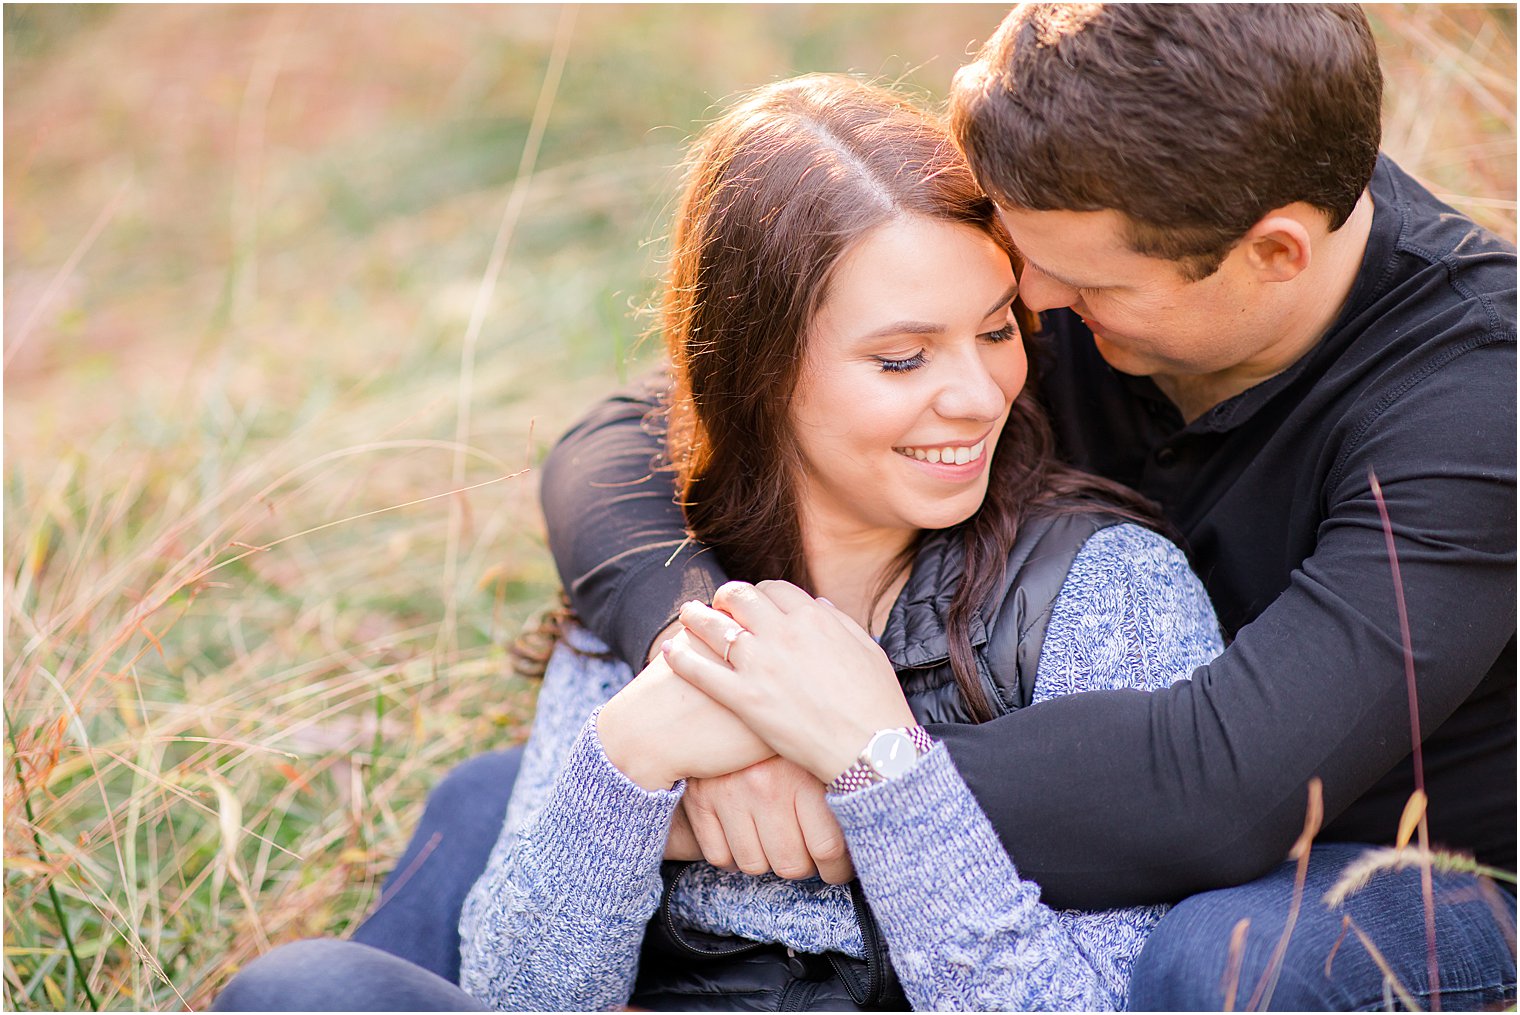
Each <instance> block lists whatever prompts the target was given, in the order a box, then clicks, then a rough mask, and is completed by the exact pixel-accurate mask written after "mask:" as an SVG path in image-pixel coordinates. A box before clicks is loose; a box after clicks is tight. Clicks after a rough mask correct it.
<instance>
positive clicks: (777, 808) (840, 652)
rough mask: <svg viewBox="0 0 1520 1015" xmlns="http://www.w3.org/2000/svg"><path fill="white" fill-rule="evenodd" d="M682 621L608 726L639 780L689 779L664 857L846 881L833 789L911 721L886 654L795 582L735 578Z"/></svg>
mask: <svg viewBox="0 0 1520 1015" xmlns="http://www.w3.org/2000/svg"><path fill="white" fill-rule="evenodd" d="M680 621H681V630H680V631H679V632H678V633H677V634H676V635H675V636H674V637H672V638H670V639H669V640H668V641H666V642H665V643H664V644H663V645H662V646H661V649H660V651H659V652H658V653H657V654H656V655H655V657H654V659H653V660H652V661H651V662H650V664H649V666H648V667H646V668H645V670H644V671H643V672H641V673H640V674H639V675H638V676H637V677H636V678H634V680H633V681H632V682H631V683H629V685H628V686H627V687H625V688H624V689H623V690H622V691H620V692H619V693H618V695H617V696H616V697H615V698H613V699H612V701H610V702H609V703H608V704H607V705H606V706H605V707H604V708H603V710H602V713H601V717H600V719H599V721H598V731H599V733H600V735H601V739H602V745H603V749H604V750H605V751H606V752H607V756H608V758H609V759H610V760H611V761H612V762H613V764H615V765H617V766H618V768H619V769H621V770H622V771H623V772H624V773H625V774H626V775H628V777H629V778H631V779H633V780H634V781H635V782H638V783H639V784H640V785H642V786H644V787H646V788H649V789H656V788H665V787H668V786H670V785H671V784H672V783H674V782H675V781H676V780H678V779H686V780H688V782H687V791H686V796H685V798H684V799H683V802H682V809H681V811H680V812H679V813H678V815H677V817H676V819H675V821H674V822H673V823H672V826H671V836H670V840H669V843H668V844H667V848H666V856H667V858H669V859H706V860H707V861H708V862H710V863H712V864H714V865H715V866H719V867H727V868H738V869H740V870H743V871H745V872H746V873H751V874H759V873H763V872H765V871H767V870H773V871H775V872H776V873H777V874H779V875H781V876H782V877H789V878H797V877H807V876H811V875H812V874H814V873H817V874H818V875H819V876H820V877H822V878H823V879H824V880H825V881H829V882H831V883H842V882H844V881H847V880H849V879H850V878H851V877H852V876H853V874H854V871H853V868H852V866H851V864H850V860H849V855H848V853H847V851H846V850H845V846H844V837H843V833H842V832H841V831H840V829H839V825H838V823H837V822H836V821H835V820H834V816H833V814H832V812H830V811H829V809H828V806H827V805H826V804H825V803H824V789H823V787H824V784H825V783H826V782H828V781H829V780H831V779H833V778H834V777H835V776H836V775H838V774H839V773H840V772H842V771H844V769H846V768H848V767H849V766H850V765H851V764H852V763H853V762H854V760H855V758H856V756H857V754H858V753H859V751H860V750H861V748H862V747H864V746H865V744H866V742H867V741H868V740H869V739H870V737H871V734H872V733H874V732H875V731H877V730H879V729H883V728H886V727H889V726H907V725H911V724H912V723H913V722H914V719H913V714H912V711H911V710H910V709H909V708H908V704H907V701H906V700H905V699H904V698H903V694H902V689H901V687H900V685H899V684H898V681H897V675H896V673H895V672H894V671H893V669H892V665H891V663H890V662H889V661H888V660H887V658H886V655H885V654H884V653H883V652H882V651H881V648H880V647H879V646H878V645H877V644H876V643H875V642H874V641H872V640H871V637H870V636H869V635H868V634H867V633H866V632H865V631H864V630H863V629H862V628H861V627H860V625H859V624H857V623H855V621H854V620H852V619H851V618H850V617H849V616H847V615H846V614H844V613H843V612H841V611H840V610H838V609H837V608H835V607H834V606H833V605H832V604H831V603H829V602H828V601H827V600H821V599H814V598H813V597H812V596H810V595H808V594H807V593H806V592H804V591H802V590H801V589H799V588H797V587H796V586H795V585H792V584H790V583H787V582H777V581H768V582H761V583H760V584H758V585H749V584H747V583H743V582H730V583H729V584H727V585H724V586H723V587H722V588H720V589H719V590H718V592H717V594H716V595H715V596H714V597H713V605H712V606H711V607H708V606H704V605H702V604H700V603H687V604H686V605H685V606H684V607H683V608H682V610H681V614H680Z"/></svg>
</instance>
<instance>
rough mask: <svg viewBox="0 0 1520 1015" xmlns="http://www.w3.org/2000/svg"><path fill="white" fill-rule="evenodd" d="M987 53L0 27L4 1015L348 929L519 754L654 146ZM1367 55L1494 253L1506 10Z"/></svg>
mask: <svg viewBox="0 0 1520 1015" xmlns="http://www.w3.org/2000/svg"><path fill="white" fill-rule="evenodd" d="M1002 10H1003V9H1002V8H1000V7H996V6H978V7H972V6H960V7H958V6H936V7H928V6H891V7H885V6H884V7H870V6H855V7H824V6H818V7H814V6H788V7H771V8H761V7H738V6H702V7H662V6H617V7H600V6H598V7H585V8H581V9H579V10H575V9H560V8H555V7H529V6H515V7H494V6H491V7H449V6H428V7H409V6H401V7H365V6H358V7H256V6H235V7H234V6H223V7H203V6H173V7H169V6H163V7H152V6H120V7H111V6H90V7H72V6H29V5H7V6H6V7H5V10H4V45H5V50H4V53H5V65H4V75H5V77H4V81H5V149H4V158H5V177H4V182H5V262H4V279H5V303H4V310H5V341H4V349H5V353H4V356H5V385H4V388H5V392H4V393H5V414H4V453H5V461H4V498H5V499H4V508H5V513H4V576H5V577H4V580H5V587H4V600H5V601H4V608H5V648H4V652H5V698H4V700H5V735H6V737H5V743H6V747H5V759H6V763H5V781H4V787H5V890H4V996H3V1001H4V1004H5V1007H7V1008H9V1009H15V1010H44V1009H46V1010H56V1009H89V1008H96V1007H98V1008H112V1009H182V1008H186V1007H189V1008H203V1007H204V1006H205V1005H207V1004H208V1003H209V1001H210V999H211V998H212V996H214V993H215V991H216V989H217V987H218V986H219V984H221V983H222V982H224V981H225V979H226V977H227V976H228V975H230V974H231V973H232V972H234V971H235V970H236V969H237V968H238V967H239V966H240V965H241V964H243V963H245V962H247V961H248V960H249V959H250V958H252V957H253V956H254V955H256V954H258V953H259V952H261V951H263V950H265V949H266V948H268V947H269V946H270V945H272V944H275V943H278V942H281V941H285V940H289V939H293V938H297V937H302V936H310V935H316V934H342V933H344V932H345V931H346V930H347V929H349V928H351V927H352V926H353V925H354V924H355V923H356V922H357V920H358V919H359V918H360V917H361V916H362V914H363V913H364V912H365V911H366V910H367V909H368V908H369V907H371V906H372V905H374V904H375V902H376V899H377V895H378V890H379V882H380V879H381V878H382V877H383V876H384V875H385V873H386V872H387V871H388V870H389V869H390V867H391V865H392V863H393V862H394V860H395V858H396V857H397V856H398V855H399V853H400V850H401V847H402V846H403V844H404V842H405V838H406V835H407V832H408V830H409V828H410V826H411V824H412V823H413V821H414V820H415V818H416V815H417V813H418V810H419V806H420V803H421V800H422V798H423V796H424V794H425V792H426V790H427V788H428V787H429V785H430V784H431V783H432V782H433V781H435V780H436V779H437V778H438V777H439V776H440V775H441V774H442V773H443V772H444V771H445V770H446V769H447V768H448V767H449V766H450V765H451V764H452V763H454V762H456V761H458V760H461V759H463V758H465V757H467V756H469V755H471V754H473V753H476V752H479V751H482V750H486V749H490V748H495V747H500V746H505V745H507V744H510V743H513V742H516V741H518V740H520V739H521V738H522V737H523V736H524V735H525V732H526V724H527V722H528V719H529V717H530V715H531V708H532V701H533V693H534V692H533V688H532V686H531V685H529V684H528V683H527V682H525V681H522V680H520V679H517V678H514V677H512V676H510V675H509V669H508V664H507V657H506V647H507V645H508V644H509V642H510V640H511V638H512V637H513V635H514V633H515V631H516V630H517V629H518V627H519V626H520V625H521V623H522V622H523V620H524V619H525V618H526V617H527V616H529V615H530V614H531V613H532V612H533V611H534V610H536V609H538V608H540V607H541V606H543V605H544V604H546V603H547V602H548V601H549V600H550V598H551V597H552V596H553V594H554V591H555V588H556V586H557V582H556V579H555V575H554V573H553V567H552V564H551V562H550V561H549V558H548V553H547V550H546V549H545V547H544V540H543V535H542V523H541V520H540V518H539V516H538V509H537V504H536V499H535V498H536V477H535V473H534V471H533V470H534V467H535V465H536V464H537V463H538V462H539V461H540V460H541V458H542V456H543V454H544V451H545V449H546V447H547V446H548V444H549V443H550V441H552V439H553V437H554V436H555V435H556V434H557V433H559V432H560V431H561V430H562V429H563V428H564V427H565V426H566V425H567V424H568V423H569V422H571V421H572V420H573V419H574V417H575V415H576V413H577V412H578V411H579V410H580V409H581V407H583V406H584V405H586V404H587V403H588V402H589V401H590V400H591V399H593V398H594V397H595V396H596V395H597V394H599V393H601V392H604V391H606V390H608V389H610V388H611V387H612V386H614V385H615V384H616V383H617V382H618V380H619V379H620V378H623V377H625V376H627V375H628V373H629V372H630V371H633V370H637V369H638V368H639V364H640V363H644V362H652V361H653V360H652V357H653V356H654V354H655V352H654V349H653V348H652V347H651V346H646V347H645V348H644V349H643V350H641V351H640V350H636V349H635V346H636V344H637V343H638V339H639V335H640V333H641V331H642V330H643V329H644V327H645V321H644V320H642V319H640V318H639V317H638V316H636V315H635V314H634V312H633V311H634V309H635V308H636V307H638V306H639V305H641V304H642V303H643V302H644V301H645V300H646V299H647V298H648V297H649V295H650V294H651V293H652V291H653V286H654V279H655V277H656V274H657V272H658V255H659V243H658V238H659V237H660V235H661V234H662V232H663V229H664V215H665V212H666V209H667V208H668V204H669V200H670V196H671V192H672V190H673V187H674V185H675V179H676V177H675V173H674V171H673V169H674V166H675V164H676V163H677V161H678V159H679V157H680V153H681V145H682V142H683V140H684V139H685V138H686V137H687V136H688V135H689V133H690V132H691V131H692V130H693V129H694V128H695V127H696V126H697V125H699V124H700V122H701V121H702V119H703V118H704V117H705V116H708V115H710V114H711V112H712V111H713V109H714V108H715V104H717V103H721V101H722V100H723V99H724V98H725V97H728V96H731V95H733V94H734V93H735V92H736V91H738V90H741V89H744V88H747V87H750V86H754V85H757V84H760V83H763V82H766V81H769V80H772V79H774V78H777V77H782V76H786V75H789V74H792V73H796V72H801V71H805V70H854V71H860V72H864V73H867V74H871V75H879V76H884V77H887V78H893V79H896V78H902V79H904V80H906V81H908V82H912V83H914V84H915V85H917V86H920V87H922V88H924V89H926V90H927V91H928V92H930V93H931V94H933V95H935V96H942V95H943V94H944V92H945V89H946V86H947V85H948V83H949V80H950V76H951V74H952V73H953V72H954V70H955V68H956V67H957V66H958V65H959V64H960V63H961V62H963V60H964V58H965V56H966V54H967V53H968V52H969V51H970V47H973V46H974V43H975V42H977V41H979V40H981V39H983V38H985V37H986V35H987V34H988V33H989V32H990V31H991V29H992V28H993V27H994V25H995V23H996V22H997V20H998V18H999V17H1000V16H1001V14H1002ZM1372 14H1373V16H1374V19H1375V24H1376V28H1377V31H1378V36H1379V39H1380V42H1381V44H1382V45H1383V47H1384V67H1385V71H1386V73H1387V75H1388V79H1389V86H1388V97H1387V114H1388V119H1387V129H1386V136H1385V147H1386V148H1387V150H1388V151H1389V152H1390V153H1392V154H1393V155H1394V157H1395V158H1397V159H1398V160H1399V161H1400V162H1402V163H1403V165H1404V167H1405V168H1406V169H1409V170H1411V171H1412V172H1414V173H1415V174H1416V175H1417V176H1419V177H1421V178H1422V179H1424V180H1426V181H1427V182H1428V183H1429V184H1430V185H1431V186H1432V188H1433V189H1434V190H1436V191H1437V192H1438V193H1440V194H1442V195H1444V196H1445V197H1446V198H1447V199H1448V200H1449V201H1450V202H1451V203H1453V204H1454V205H1456V206H1457V207H1458V208H1459V209H1461V210H1463V211H1464V212H1467V213H1468V214H1470V215H1472V216H1473V217H1475V218H1477V219H1478V220H1479V221H1481V222H1484V223H1485V224H1487V225H1489V226H1491V227H1493V228H1495V229H1496V230H1498V231H1499V232H1501V233H1503V234H1504V235H1506V236H1508V237H1509V238H1511V239H1513V238H1514V235H1515V164H1516V149H1515V14H1514V8H1513V7H1459V6H1442V7H1429V6H1407V7H1406V6H1399V7H1379V8H1374V9H1372ZM1390 831H1391V830H1390ZM71 953H72V954H71Z"/></svg>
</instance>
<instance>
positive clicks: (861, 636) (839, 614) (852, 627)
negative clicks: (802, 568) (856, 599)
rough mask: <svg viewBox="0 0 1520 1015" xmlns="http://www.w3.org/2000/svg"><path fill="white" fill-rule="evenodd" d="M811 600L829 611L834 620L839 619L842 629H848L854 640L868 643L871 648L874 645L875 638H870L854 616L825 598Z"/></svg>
mask: <svg viewBox="0 0 1520 1015" xmlns="http://www.w3.org/2000/svg"><path fill="white" fill-rule="evenodd" d="M813 602H815V603H817V604H818V605H819V606H820V607H822V608H823V609H825V610H827V611H828V612H829V615H830V616H832V617H833V618H834V619H835V620H837V621H839V623H840V624H841V625H842V626H843V627H844V629H845V630H846V631H849V632H850V634H851V635H853V636H854V638H855V640H856V641H858V642H860V643H861V644H862V645H868V646H870V647H871V648H875V647H876V639H875V638H872V637H871V635H870V633H869V632H868V631H867V630H866V629H865V628H863V627H861V626H860V625H859V624H857V623H855V618H854V617H852V616H850V615H849V614H848V613H846V612H844V611H843V610H841V609H840V608H839V607H837V606H835V605H834V604H833V603H831V602H829V601H828V600H827V599H815V600H813Z"/></svg>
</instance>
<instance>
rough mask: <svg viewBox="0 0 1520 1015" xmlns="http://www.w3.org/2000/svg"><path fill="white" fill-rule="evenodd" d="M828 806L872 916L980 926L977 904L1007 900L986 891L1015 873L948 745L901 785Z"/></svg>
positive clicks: (834, 799)
mask: <svg viewBox="0 0 1520 1015" xmlns="http://www.w3.org/2000/svg"><path fill="white" fill-rule="evenodd" d="M827 799H828V804H829V806H830V808H832V809H833V811H834V815H835V817H836V818H837V819H838V820H839V825H840V827H841V828H842V829H843V830H844V835H845V840H846V842H848V843H849V846H850V856H851V857H852V858H853V859H854V861H855V867H856V869H857V870H858V871H859V872H860V878H861V882H862V884H863V885H864V886H865V888H866V894H867V895H868V896H869V897H870V899H871V905H872V908H873V909H879V910H881V911H883V912H891V911H894V910H902V911H901V912H898V913H897V915H898V916H899V917H900V918H908V917H910V915H911V918H912V919H913V920H914V921H915V922H922V923H924V924H925V925H929V926H935V925H940V926H951V925H957V924H961V923H963V922H965V921H966V920H967V919H968V918H969V919H972V920H975V919H976V916H975V914H974V913H971V912H968V906H970V907H971V908H974V909H975V908H981V907H980V906H979V905H978V902H977V900H980V902H981V905H985V906H994V907H996V906H1000V905H1001V904H1002V903H1003V902H1005V901H1007V900H1002V899H996V898H993V897H992V896H994V895H995V894H996V893H994V892H989V891H988V886H992V885H1012V884H1013V883H1014V882H1015V881H1016V880H1017V877H1018V872H1017V871H1016V870H1015V869H1014V866H1013V861H1012V860H1010V859H1009V858H1008V854H1007V852H1005V851H1004V849H1003V844H1002V842H1001V841H1000V840H999V839H998V837H997V833H996V832H995V831H994V830H993V828H992V824H991V822H989V821H988V820H987V816H986V815H985V814H984V813H983V812H982V809H981V807H980V806H978V805H977V802H976V798H975V797H973V796H972V795H971V791H970V790H969V789H967V788H966V783H965V781H964V780H962V779H961V776H960V773H959V772H958V771H956V768H955V764H954V763H953V762H952V761H951V759H950V752H949V751H948V750H946V748H945V746H944V745H943V744H936V745H935V746H934V748H933V749H931V750H930V751H929V753H927V754H925V755H924V756H923V757H922V758H920V759H919V760H918V763H917V764H915V765H914V766H913V767H912V768H910V769H909V770H908V771H907V772H905V773H904V774H903V775H902V776H900V777H898V778H896V779H891V780H888V781H887V782H883V783H879V784H877V785H875V786H868V787H866V788H865V789H861V790H856V791H855V792H853V793H847V794H842V795H831V796H829V797H828V798H827ZM907 910H911V914H910V913H909V912H908V911H907Z"/></svg>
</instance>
